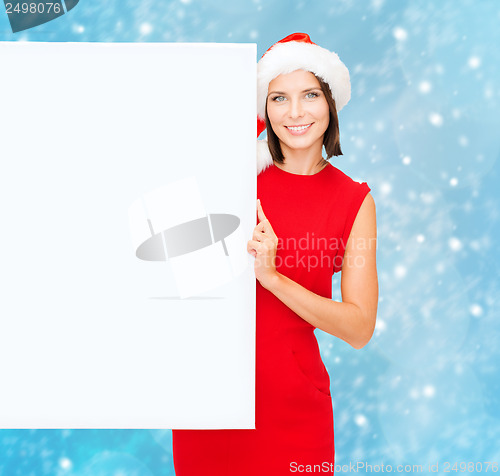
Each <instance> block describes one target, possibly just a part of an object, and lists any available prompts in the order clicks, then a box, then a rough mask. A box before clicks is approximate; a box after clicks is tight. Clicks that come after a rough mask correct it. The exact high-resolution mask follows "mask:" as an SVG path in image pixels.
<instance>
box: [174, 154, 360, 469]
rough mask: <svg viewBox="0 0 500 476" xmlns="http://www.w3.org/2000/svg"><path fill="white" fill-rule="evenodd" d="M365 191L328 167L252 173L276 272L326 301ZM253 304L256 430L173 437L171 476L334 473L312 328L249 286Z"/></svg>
mask: <svg viewBox="0 0 500 476" xmlns="http://www.w3.org/2000/svg"><path fill="white" fill-rule="evenodd" d="M369 191H370V188H369V187H368V185H367V184H366V182H363V183H358V182H355V181H354V180H352V179H351V178H349V177H348V176H347V175H346V174H344V173H343V172H342V171H340V170H339V169H337V168H336V167H334V166H333V165H331V164H330V163H329V164H328V165H326V167H324V168H323V169H322V170H321V171H320V172H318V173H316V174H314V175H298V174H292V173H290V172H285V171H284V170H281V169H280V168H278V167H276V166H274V165H272V166H270V167H268V168H267V169H266V170H264V171H263V172H261V173H260V174H259V175H258V177H257V198H260V200H261V203H262V209H263V210H264V213H265V214H266V216H267V218H268V219H269V221H270V223H271V226H272V227H273V229H274V232H275V233H276V236H277V237H278V240H279V243H278V250H277V254H276V269H277V270H278V271H279V272H280V273H281V274H283V275H285V276H287V277H289V278H290V279H292V280H294V281H296V282H297V283H299V284H300V285H302V286H304V287H305V288H307V289H309V290H310V291H312V292H314V293H316V294H319V295H321V296H325V297H328V298H330V299H331V297H332V274H333V273H335V272H338V271H340V270H341V268H342V261H343V255H344V251H345V246H346V243H347V240H348V238H349V234H350V232H351V228H352V225H353V223H354V219H355V218H356V215H357V213H358V210H359V207H360V206H361V203H362V202H363V200H364V198H365V196H366V194H367V193H368V192H369ZM256 298H257V303H256V306H257V308H256V314H257V315H256V319H257V321H256V346H257V347H256V389H255V392H256V394H255V396H256V400H255V413H256V422H255V426H256V429H255V430H173V431H172V444H173V457H174V467H175V472H176V473H175V474H176V476H202V475H203V476H281V475H283V476H285V475H287V476H289V475H290V474H291V473H293V472H296V473H299V472H305V471H306V465H315V464H316V465H320V466H319V467H317V468H321V474H333V472H334V471H333V467H334V458H335V447H334V431H333V406H332V397H331V394H330V378H329V375H328V372H327V370H326V368H325V366H324V364H323V361H322V359H321V356H320V352H319V347H318V343H317V340H316V336H315V335H314V332H313V331H314V329H315V328H314V327H313V326H312V325H311V324H309V323H308V322H307V321H305V320H304V319H302V318H301V317H300V316H298V315H297V314H296V313H294V312H293V311H292V310H291V309H290V308H288V307H287V306H286V305H285V304H283V302H281V301H280V300H279V299H278V298H276V297H275V296H274V294H272V293H271V292H270V291H268V290H266V289H265V288H263V287H262V286H261V285H260V283H259V282H258V281H257V296H256ZM300 465H303V466H300ZM312 467H313V466H310V468H312ZM301 468H302V471H300V469H301ZM310 471H311V470H310ZM317 471H319V469H317Z"/></svg>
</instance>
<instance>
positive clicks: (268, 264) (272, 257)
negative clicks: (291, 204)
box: [247, 200, 278, 288]
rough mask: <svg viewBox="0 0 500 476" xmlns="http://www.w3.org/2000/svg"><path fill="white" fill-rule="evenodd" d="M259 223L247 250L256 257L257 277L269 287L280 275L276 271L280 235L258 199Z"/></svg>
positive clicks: (264, 285)
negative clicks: (276, 232) (277, 234)
mask: <svg viewBox="0 0 500 476" xmlns="http://www.w3.org/2000/svg"><path fill="white" fill-rule="evenodd" d="M257 216H258V219H259V224H258V225H257V226H256V227H255V228H254V230H253V236H252V238H253V239H252V240H249V241H248V244H247V251H248V252H249V253H250V254H251V255H252V256H253V257H255V277H256V278H257V279H258V280H259V282H260V284H261V285H262V286H263V287H265V288H267V287H268V286H269V285H270V284H271V282H272V281H273V280H274V278H276V277H277V276H278V272H277V271H276V250H277V248H278V237H277V236H276V234H275V233H274V230H273V227H272V226H271V223H269V220H268V219H267V218H266V215H264V211H263V210H262V205H261V203H260V200H257Z"/></svg>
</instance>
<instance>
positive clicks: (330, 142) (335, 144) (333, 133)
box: [266, 75, 343, 164]
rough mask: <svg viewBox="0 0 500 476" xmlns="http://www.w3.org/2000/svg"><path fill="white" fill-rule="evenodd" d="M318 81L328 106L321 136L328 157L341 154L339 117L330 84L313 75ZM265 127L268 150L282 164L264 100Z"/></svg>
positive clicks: (279, 147) (281, 154)
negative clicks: (323, 133)
mask: <svg viewBox="0 0 500 476" xmlns="http://www.w3.org/2000/svg"><path fill="white" fill-rule="evenodd" d="M314 76H315V77H316V79H317V80H318V81H319V84H320V86H321V90H322V91H323V94H324V95H325V98H326V102H327V103H328V108H329V109H330V122H329V124H328V127H327V129H326V131H325V135H324V136H323V145H324V146H325V150H326V155H327V158H328V159H329V158H330V157H332V156H334V155H335V156H337V155H343V154H342V150H341V149H340V132H339V119H338V116H337V108H336V106H335V100H334V99H333V96H332V92H331V89H330V86H329V85H328V84H327V83H325V82H324V81H323V80H322V79H321V78H318V76H316V75H314ZM266 128H267V143H268V145H269V151H270V152H271V156H272V158H273V160H274V161H276V162H278V163H279V164H282V163H283V161H284V157H283V152H282V150H281V146H280V141H279V139H278V136H277V135H276V134H275V133H274V131H273V128H272V127H271V123H270V122H269V117H268V116H267V101H266Z"/></svg>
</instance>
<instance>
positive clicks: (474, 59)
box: [467, 56, 481, 69]
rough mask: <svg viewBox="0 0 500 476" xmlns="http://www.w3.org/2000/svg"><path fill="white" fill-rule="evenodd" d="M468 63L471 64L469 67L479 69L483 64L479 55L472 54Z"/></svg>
mask: <svg viewBox="0 0 500 476" xmlns="http://www.w3.org/2000/svg"><path fill="white" fill-rule="evenodd" d="M467 64H468V65H469V68H471V69H477V68H479V66H481V58H479V57H478V56H471V57H470V58H469V59H468V61H467Z"/></svg>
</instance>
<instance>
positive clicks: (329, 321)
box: [249, 193, 378, 349]
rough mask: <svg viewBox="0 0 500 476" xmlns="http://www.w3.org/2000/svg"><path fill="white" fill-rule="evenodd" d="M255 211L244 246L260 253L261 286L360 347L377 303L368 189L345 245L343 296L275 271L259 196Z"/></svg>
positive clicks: (372, 324)
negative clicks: (251, 233)
mask: <svg viewBox="0 0 500 476" xmlns="http://www.w3.org/2000/svg"><path fill="white" fill-rule="evenodd" d="M258 213H259V219H260V220H261V222H260V223H259V225H257V227H256V229H255V231H254V237H253V238H254V240H250V241H249V252H250V253H252V254H253V255H254V256H255V257H256V258H259V257H260V258H261V259H260V260H259V262H258V263H257V259H256V276H257V279H259V282H260V283H261V284H262V286H263V287H265V288H266V289H268V290H269V291H271V292H272V293H273V294H274V295H275V296H276V297H277V298H278V299H280V300H281V301H283V303H284V304H286V305H287V306H288V307H289V308H290V309H292V310H293V311H294V312H295V313H296V314H298V315H299V316H300V317H302V318H303V319H304V320H306V321H307V322H309V323H310V324H311V325H313V326H314V327H317V328H319V329H321V330H323V331H325V332H328V333H329V334H332V335H334V336H336V337H338V338H340V339H342V340H344V341H345V342H347V343H348V344H350V345H352V346H353V347H354V348H355V349H361V348H362V347H364V346H365V345H366V344H367V343H368V342H369V341H370V339H371V337H372V335H373V331H374V329H375V320H376V315H377V305H378V278H377V268H376V240H377V225H376V213H375V202H374V200H373V197H372V196H371V194H370V193H368V194H367V196H366V197H365V199H364V201H363V203H362V205H361V207H360V209H359V211H358V214H357V216H356V219H355V220H354V224H353V226H352V229H351V234H350V236H349V240H348V242H347V245H346V249H345V254H344V261H343V265H342V278H341V292H342V302H336V301H332V300H331V299H329V298H325V297H323V296H319V295H317V294H315V293H313V292H312V291H309V290H308V289H306V288H304V287H303V286H301V285H300V284H298V283H296V282H295V281H293V280H291V279H289V278H288V277H286V276H284V275H282V274H281V273H279V272H277V271H276V268H275V267H274V264H271V261H273V262H274V257H275V255H276V248H275V247H276V245H277V238H276V235H275V234H274V231H273V230H272V227H271V225H270V223H269V220H267V219H266V217H265V215H264V212H263V211H262V207H261V206H260V202H259V205H258ZM259 226H260V228H259Z"/></svg>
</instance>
